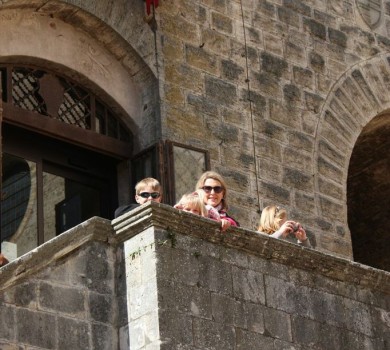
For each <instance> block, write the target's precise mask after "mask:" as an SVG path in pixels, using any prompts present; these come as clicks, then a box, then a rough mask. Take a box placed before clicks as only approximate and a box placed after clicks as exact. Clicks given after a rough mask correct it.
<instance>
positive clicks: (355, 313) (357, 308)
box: [343, 298, 374, 337]
mask: <svg viewBox="0 0 390 350" xmlns="http://www.w3.org/2000/svg"><path fill="white" fill-rule="evenodd" d="M343 311H344V315H345V316H344V317H345V327H346V328H347V329H349V330H350V331H352V332H355V333H361V334H364V335H366V336H368V337H372V336H373V335H374V329H373V327H372V326H373V324H372V317H371V312H370V310H369V308H368V307H367V305H365V304H363V303H360V302H358V301H355V300H351V299H347V298H345V299H344V310H343Z"/></svg>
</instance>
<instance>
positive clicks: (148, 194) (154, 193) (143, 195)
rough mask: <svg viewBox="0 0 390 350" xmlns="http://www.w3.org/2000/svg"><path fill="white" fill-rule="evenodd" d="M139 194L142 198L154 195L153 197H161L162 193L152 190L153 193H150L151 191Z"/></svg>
mask: <svg viewBox="0 0 390 350" xmlns="http://www.w3.org/2000/svg"><path fill="white" fill-rule="evenodd" d="M139 196H140V197H142V198H149V197H152V198H153V199H156V198H158V197H160V193H158V192H152V193H150V192H141V193H140V194H139Z"/></svg>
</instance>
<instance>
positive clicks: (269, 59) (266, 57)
mask: <svg viewBox="0 0 390 350" xmlns="http://www.w3.org/2000/svg"><path fill="white" fill-rule="evenodd" d="M260 58H261V71H264V72H267V73H269V74H271V75H273V76H274V77H276V78H281V77H282V76H284V75H285V74H286V72H287V70H288V63H287V62H286V61H285V60H283V59H281V58H279V57H276V56H274V55H270V54H268V53H267V52H262V53H261V56H260Z"/></svg>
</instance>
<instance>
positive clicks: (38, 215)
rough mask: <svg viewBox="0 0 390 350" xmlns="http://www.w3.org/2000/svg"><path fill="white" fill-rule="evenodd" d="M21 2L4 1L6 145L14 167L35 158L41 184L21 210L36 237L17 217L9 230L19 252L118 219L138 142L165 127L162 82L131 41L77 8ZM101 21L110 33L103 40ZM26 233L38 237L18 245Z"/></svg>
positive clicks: (34, 174) (8, 163) (0, 49)
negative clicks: (160, 124)
mask: <svg viewBox="0 0 390 350" xmlns="http://www.w3.org/2000/svg"><path fill="white" fill-rule="evenodd" d="M23 3H24V2H22V1H20V2H19V1H13V2H12V6H11V2H9V4H10V6H0V13H1V15H2V19H3V22H4V23H3V24H4V26H3V30H2V31H1V33H0V42H1V43H2V45H1V46H0V66H1V67H2V73H3V74H2V76H3V79H2V81H3V83H4V84H3V89H2V90H3V96H2V99H3V102H4V104H3V107H4V110H3V116H2V117H3V119H2V120H1V118H0V121H2V132H3V136H4V137H3V145H2V146H3V147H2V149H0V151H1V152H3V154H4V157H3V159H5V165H4V167H7V170H9V171H11V172H12V171H14V172H16V170H17V169H16V170H15V169H13V166H12V165H13V164H15V163H17V164H19V163H26V164H28V169H29V170H28V172H29V175H30V178H31V184H30V188H34V186H35V185H36V188H37V191H34V193H37V195H36V196H30V197H29V198H28V201H27V199H26V203H27V206H25V207H26V208H24V209H23V213H22V214H21V216H23V218H22V220H21V222H26V221H28V224H27V226H29V230H30V232H31V235H29V234H27V235H26V234H25V232H24V233H21V232H20V230H19V231H18V228H19V227H21V225H20V224H19V225H18V227H16V228H15V229H14V230H13V231H12V232H13V236H14V238H15V237H16V235H18V239H14V241H15V242H17V244H18V245H19V246H18V252H17V255H18V256H19V255H20V254H22V253H23V252H26V251H28V250H31V249H32V248H34V247H35V246H36V245H37V244H41V243H43V242H45V241H47V240H48V239H50V238H52V237H53V236H54V235H55V234H58V233H61V232H63V231H64V230H66V229H68V228H70V227H73V226H74V225H75V224H77V223H79V222H81V221H84V220H86V219H88V218H89V217H91V216H94V215H99V216H102V217H106V218H111V217H112V215H113V212H114V209H115V206H116V205H117V204H118V196H119V197H120V196H125V195H126V192H127V191H118V187H119V185H118V182H127V187H126V189H127V188H128V185H129V178H128V169H127V166H128V160H129V158H130V157H131V155H132V153H133V152H132V151H133V149H137V148H138V149H142V148H143V147H144V146H145V145H148V144H150V143H152V142H154V141H155V138H156V136H155V135H157V133H158V131H159V130H158V128H156V123H155V118H157V116H158V111H156V106H158V98H157V94H156V91H157V89H158V86H157V80H156V79H155V77H154V75H153V72H152V71H151V69H150V68H149V67H148V65H147V64H146V63H145V62H144V61H143V60H142V59H141V58H140V57H139V56H138V55H137V54H136V53H135V52H134V50H132V48H131V47H130V45H129V44H128V42H126V41H125V40H124V39H123V38H122V37H120V36H119V35H118V33H116V32H115V31H114V30H113V29H112V28H111V27H109V26H108V25H107V24H106V23H104V22H103V21H101V20H99V19H98V18H96V17H94V16H93V15H92V14H90V13H87V12H84V11H83V10H81V9H80V8H78V7H76V6H73V5H67V4H64V3H62V2H51V4H50V5H53V6H54V5H55V6H54V7H53V6H50V5H48V6H45V5H39V6H38V5H37V8H34V6H33V8H31V7H25V6H23ZM18 4H20V8H19V7H18V6H19V5H18ZM80 18H83V21H82V22H80V21H78V19H80ZM97 27H98V28H99V31H98V32H99V34H102V33H104V35H99V37H98V38H97V34H96V28H97ZM48 72H50V74H49V73H48ZM6 81H8V82H11V81H12V84H13V86H14V88H9V87H10V86H11V85H10V84H8V83H5V82H6ZM16 81H21V82H22V84H20V85H19V84H16ZM16 85H18V88H15V86H16ZM17 89H18V90H17ZM22 90H23V92H22ZM84 92H86V93H85V94H84ZM65 97H66V98H65ZM50 101H51V102H50ZM64 101H66V102H64ZM61 106H62V107H61ZM64 106H66V108H65V109H63V107H64ZM17 109H19V111H17ZM20 110H23V112H21V111H20ZM58 111H60V112H58ZM76 115H77V117H76V118H73V117H74V116H76ZM78 117H80V118H81V119H80V120H83V121H82V122H81V123H78V122H77V123H75V121H76V119H78ZM76 124H78V125H77V127H76ZM123 130H127V131H130V133H129V135H130V139H127V137H126V138H125V139H124V138H123V137H122V136H123V135H125V134H126V133H123V132H122V131H123ZM144 135H145V137H144ZM120 144H121V145H122V146H121V145H120ZM133 145H134V148H133ZM120 149H122V150H121V151H120ZM26 169H27V168H26ZM123 179H125V180H123ZM34 181H35V182H34ZM8 192H9V193H11V192H10V191H8ZM46 195H47V196H46ZM39 196H40V197H39ZM32 199H33V200H32ZM48 199H50V201H49V200H48ZM49 202H50V205H49V206H47V205H46V204H45V203H49ZM23 203H24V202H23ZM37 203H38V204H37ZM39 203H40V204H39ZM85 203H87V205H85ZM27 213H28V214H29V219H28V220H26V218H27ZM74 213H76V214H77V215H78V217H77V218H76V216H75V215H74ZM33 217H34V218H33ZM48 217H49V218H50V220H47V218H48ZM64 218H65V219H66V220H62V219H64ZM15 232H16V233H15ZM37 232H38V233H37ZM48 232H49V234H48ZM19 234H20V235H22V234H24V236H26V237H27V239H25V240H24V241H25V242H27V241H28V242H32V245H28V244H27V243H23V244H21V243H20V242H21V240H20V239H19V238H20V236H19ZM37 236H38V238H37V239H36V237H37ZM7 238H8V237H7ZM9 242H10V243H15V242H12V240H11V239H10V240H9ZM19 248H21V249H19ZM19 250H20V251H19Z"/></svg>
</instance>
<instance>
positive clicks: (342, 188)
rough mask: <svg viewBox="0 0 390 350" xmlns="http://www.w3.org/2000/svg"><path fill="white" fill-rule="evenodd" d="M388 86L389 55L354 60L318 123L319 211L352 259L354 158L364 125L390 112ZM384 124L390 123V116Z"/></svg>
mask: <svg viewBox="0 0 390 350" xmlns="http://www.w3.org/2000/svg"><path fill="white" fill-rule="evenodd" d="M389 88H390V56H389V55H386V54H381V55H378V56H375V57H373V58H371V59H369V60H367V61H364V62H360V63H358V64H356V65H355V66H353V67H351V68H350V69H349V70H348V71H347V72H346V73H345V74H344V75H343V76H342V77H341V78H340V79H339V80H338V82H337V83H336V84H335V85H334V87H333V88H332V91H331V92H330V94H329V95H328V98H327V100H326V102H325V104H324V107H323V110H322V113H321V118H320V120H319V124H318V129H317V134H316V144H315V157H314V162H315V164H314V178H315V186H316V188H315V192H316V201H317V208H318V215H319V216H320V217H323V218H325V219H327V220H328V221H329V222H331V223H332V232H330V234H331V235H333V237H334V238H335V239H338V240H340V239H341V240H343V241H344V243H345V245H347V246H349V247H350V248H349V250H350V251H349V253H348V249H345V251H344V252H342V253H341V255H344V256H345V255H347V256H348V257H350V258H352V255H353V254H352V244H351V233H350V228H349V226H348V207H347V183H348V172H349V168H350V158H351V155H352V152H353V151H354V148H355V146H356V145H357V142H358V138H359V136H360V135H361V134H362V132H363V130H364V128H365V127H366V126H367V125H369V123H370V122H371V121H373V120H374V118H375V117H377V116H378V115H381V114H383V112H384V111H386V110H389V108H390V95H389V94H388V91H389ZM386 123H387V125H388V124H389V119H388V118H387V120H386ZM327 234H328V233H327ZM348 243H349V244H348ZM336 253H337V251H336Z"/></svg>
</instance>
